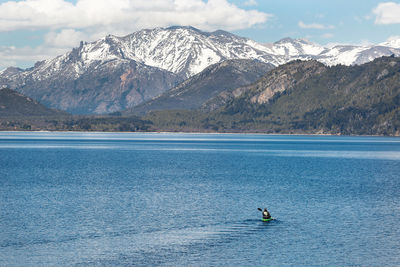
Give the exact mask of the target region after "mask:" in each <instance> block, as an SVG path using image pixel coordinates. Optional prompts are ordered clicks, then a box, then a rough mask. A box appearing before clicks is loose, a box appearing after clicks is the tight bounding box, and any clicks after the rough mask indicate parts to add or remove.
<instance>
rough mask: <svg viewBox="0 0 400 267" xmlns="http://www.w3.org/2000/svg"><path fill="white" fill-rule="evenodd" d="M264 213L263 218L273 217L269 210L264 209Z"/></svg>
mask: <svg viewBox="0 0 400 267" xmlns="http://www.w3.org/2000/svg"><path fill="white" fill-rule="evenodd" d="M262 215H263V219H269V218H271V214H269V212H268V211H267V210H264V211H263V213H262Z"/></svg>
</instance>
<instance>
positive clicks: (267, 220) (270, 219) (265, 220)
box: [261, 218, 274, 222]
mask: <svg viewBox="0 0 400 267" xmlns="http://www.w3.org/2000/svg"><path fill="white" fill-rule="evenodd" d="M273 219H274V218H269V219H264V218H262V219H261V220H262V221H263V222H269V221H272V220H273Z"/></svg>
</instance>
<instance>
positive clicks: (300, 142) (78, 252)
mask: <svg viewBox="0 0 400 267" xmlns="http://www.w3.org/2000/svg"><path fill="white" fill-rule="evenodd" d="M258 207H260V208H263V207H268V209H269V211H270V212H271V214H272V216H273V217H274V218H276V220H275V221H272V222H268V223H265V222H262V221H261V220H260V218H261V213H260V212H259V211H258V210H257V208H258ZM399 222H400V138H388V137H331V136H269V135H240V134H232V135H229V134H226V135H225V134H224V135H214V134H126V133H125V134H122V133H10V132H3V133H0V266H54V265H58V266H93V265H94V266H127V265H128V266H129V265H136V266H152V265H160V266H237V265H239V266H265V265H267V266H293V265H295V266H310V265H311V266H315V265H319V266H399V265H400V226H399Z"/></svg>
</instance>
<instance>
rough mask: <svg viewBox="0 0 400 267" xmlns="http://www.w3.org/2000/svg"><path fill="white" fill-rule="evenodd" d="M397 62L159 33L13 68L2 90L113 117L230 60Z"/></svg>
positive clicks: (335, 50) (182, 30) (230, 37)
mask: <svg viewBox="0 0 400 267" xmlns="http://www.w3.org/2000/svg"><path fill="white" fill-rule="evenodd" d="M391 54H395V55H397V56H398V55H400V38H398V39H396V38H392V39H390V40H388V41H387V42H385V43H381V44H379V45H375V46H374V45H370V46H351V45H337V46H333V47H324V46H321V45H318V44H315V43H312V42H309V41H307V40H304V39H291V38H285V39H282V40H280V41H278V42H275V43H272V44H260V43H257V42H255V41H252V40H250V39H247V38H243V37H240V36H237V35H234V34H231V33H229V32H226V31H221V30H219V31H215V32H203V31H201V30H198V29H195V28H193V27H170V28H155V29H146V30H141V31H138V32H135V33H132V34H130V35H127V36H124V37H117V36H112V35H108V36H106V37H104V38H102V39H100V40H97V41H95V42H91V43H87V42H81V44H80V46H79V47H77V48H74V49H72V51H70V52H68V53H66V54H64V55H61V56H58V57H56V58H54V59H50V60H45V61H42V62H38V63H36V64H35V66H34V67H32V68H30V69H26V70H21V69H18V68H8V69H6V70H3V71H1V72H0V86H2V85H7V86H9V87H10V88H13V89H16V90H18V91H20V92H22V93H23V94H25V95H27V96H30V97H32V98H34V99H36V100H38V101H40V102H41V103H43V104H46V105H48V106H49V107H52V108H58V109H63V110H67V111H69V112H75V113H107V112H114V111H118V110H122V109H126V108H131V107H133V106H136V105H138V104H140V103H142V102H145V101H147V100H150V99H152V98H154V97H157V96H158V95H160V94H161V93H163V92H165V91H167V90H169V89H170V88H172V87H174V86H176V85H177V84H178V83H179V82H181V81H183V80H184V79H186V78H189V77H192V76H193V75H195V74H197V73H200V72H201V71H202V70H204V69H205V68H206V67H208V66H210V65H212V64H215V63H218V62H222V61H225V60H228V59H252V60H259V61H261V62H263V63H271V64H273V65H275V66H278V65H281V64H284V63H287V62H289V61H292V60H296V59H301V60H308V59H316V60H318V61H320V62H322V63H324V64H326V65H336V64H344V65H353V64H361V63H365V62H368V61H371V60H373V59H375V58H377V57H381V56H384V55H386V56H387V55H391Z"/></svg>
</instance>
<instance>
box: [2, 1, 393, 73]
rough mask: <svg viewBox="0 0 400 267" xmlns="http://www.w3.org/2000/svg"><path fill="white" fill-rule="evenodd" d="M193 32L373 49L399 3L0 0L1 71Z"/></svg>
mask: <svg viewBox="0 0 400 267" xmlns="http://www.w3.org/2000/svg"><path fill="white" fill-rule="evenodd" d="M171 25H192V26H194V27H197V28H199V29H202V30H205V31H213V30H216V29H223V30H227V31H230V32H233V33H235V34H238V35H240V36H244V37H248V38H251V39H253V40H255V41H258V42H262V43H266V42H275V41H278V40H279V39H281V38H284V37H292V38H306V39H308V40H310V41H312V42H316V43H319V44H323V45H325V44H329V43H346V44H368V43H380V42H384V41H386V40H387V39H388V38H391V37H394V36H400V1H379V0H364V1H362V0H347V1H344V0H334V1H332V0H331V1H328V0H279V1H277V0H208V1H205V0H151V1H149V0H19V1H15V0H14V1H7V0H0V70H1V69H4V68H5V67H7V66H18V67H22V68H26V67H30V66H32V65H33V64H34V62H35V61H38V60H43V59H48V58H52V57H54V56H56V55H59V54H62V53H65V52H67V51H69V50H70V49H71V48H72V47H75V46H78V45H79V41H80V40H84V41H93V40H96V39H99V38H101V37H103V36H105V35H106V34H114V35H118V36H122V35H126V34H129V33H132V32H134V31H137V30H140V29H142V28H154V27H168V26H171Z"/></svg>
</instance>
